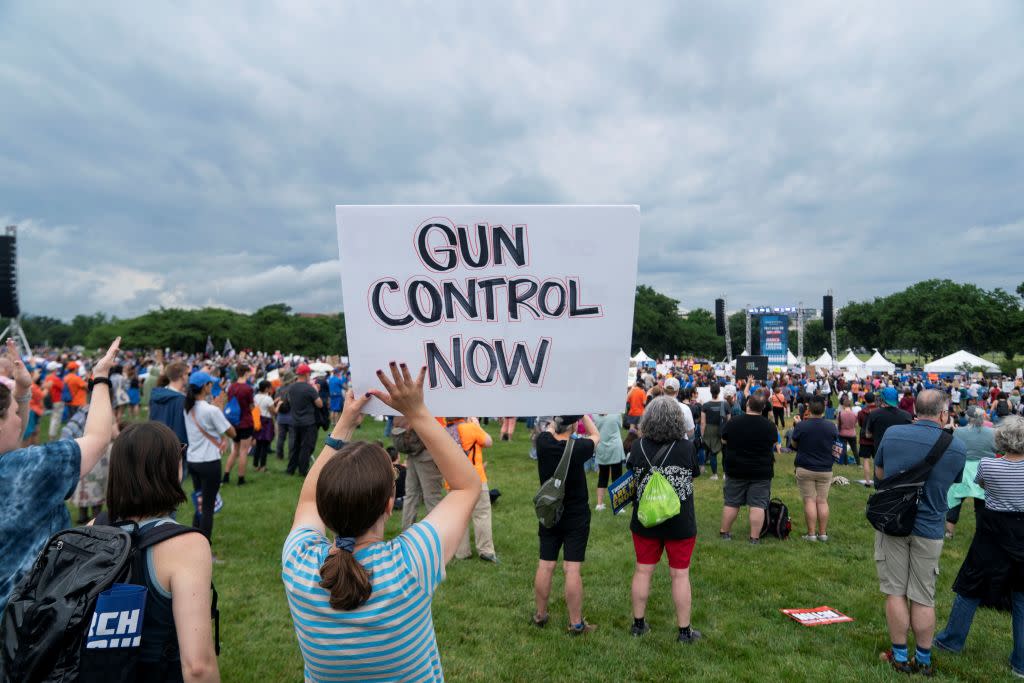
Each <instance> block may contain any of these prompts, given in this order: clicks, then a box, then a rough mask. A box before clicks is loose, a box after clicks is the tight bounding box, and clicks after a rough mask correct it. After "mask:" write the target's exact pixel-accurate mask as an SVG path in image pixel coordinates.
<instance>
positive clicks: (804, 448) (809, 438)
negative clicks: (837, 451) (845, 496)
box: [792, 417, 839, 472]
mask: <svg viewBox="0 0 1024 683" xmlns="http://www.w3.org/2000/svg"><path fill="white" fill-rule="evenodd" d="M838 436H839V431H838V430H837V429H836V424H835V423H834V422H832V421H830V420H826V419H825V418H822V417H811V418H808V419H806V420H801V421H800V422H799V423H798V424H797V425H796V427H793V436H792V439H793V441H795V442H797V447H796V459H795V460H794V464H795V465H796V466H797V467H803V468H804V469H805V470H810V471H811V472H831V471H832V463H833V456H832V444H834V443H835V442H836V438H837V437H838Z"/></svg>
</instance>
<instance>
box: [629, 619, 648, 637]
mask: <svg viewBox="0 0 1024 683" xmlns="http://www.w3.org/2000/svg"><path fill="white" fill-rule="evenodd" d="M650 630H651V625H650V624H648V623H647V622H646V621H645V622H644V623H643V626H637V625H636V624H633V625H632V626H631V627H630V629H629V635H631V636H633V637H634V638H639V637H640V636H642V635H644V634H645V633H647V632H648V631H650Z"/></svg>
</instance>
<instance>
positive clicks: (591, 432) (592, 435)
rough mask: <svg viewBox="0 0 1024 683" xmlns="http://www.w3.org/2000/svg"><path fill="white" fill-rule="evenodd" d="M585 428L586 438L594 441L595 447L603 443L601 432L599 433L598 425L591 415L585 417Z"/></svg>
mask: <svg viewBox="0 0 1024 683" xmlns="http://www.w3.org/2000/svg"><path fill="white" fill-rule="evenodd" d="M583 428H584V429H586V430H587V435H586V438H588V439H592V440H593V442H594V445H595V446H596V445H597V444H599V443H601V432H600V431H598V429H597V425H595V424H594V420H593V419H592V418H591V417H590V416H589V415H584V416H583Z"/></svg>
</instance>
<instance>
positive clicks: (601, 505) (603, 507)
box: [594, 503, 608, 512]
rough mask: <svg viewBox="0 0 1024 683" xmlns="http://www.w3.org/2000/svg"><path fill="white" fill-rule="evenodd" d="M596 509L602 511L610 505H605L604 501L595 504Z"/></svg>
mask: <svg viewBox="0 0 1024 683" xmlns="http://www.w3.org/2000/svg"><path fill="white" fill-rule="evenodd" d="M594 509H595V510H597V511H598V512H600V511H601V510H607V509H608V506H607V505H605V504H604V503H601V504H600V505H595V506H594Z"/></svg>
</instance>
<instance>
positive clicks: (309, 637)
mask: <svg viewBox="0 0 1024 683" xmlns="http://www.w3.org/2000/svg"><path fill="white" fill-rule="evenodd" d="M331 546H332V543H331V542H330V541H329V540H328V539H327V538H325V537H324V536H323V535H321V534H320V533H319V532H317V531H315V530H313V529H309V528H298V529H295V530H294V531H292V533H291V534H289V535H288V538H287V539H286V540H285V542H284V550H283V552H282V553H281V565H282V572H281V577H282V579H283V580H284V587H285V595H286V596H287V598H288V607H289V608H290V609H291V613H292V621H293V622H294V623H295V634H296V636H298V639H299V649H300V650H301V651H302V657H303V660H304V661H305V664H306V666H305V675H306V681H378V682H383V681H443V680H444V674H443V673H442V671H441V659H440V657H439V655H438V652H437V640H436V638H435V637H434V621H433V617H432V615H431V613H430V605H431V600H432V599H433V595H434V591H435V590H436V589H437V586H438V584H440V583H441V580H442V579H443V578H444V573H443V572H444V564H443V562H442V557H441V537H440V536H439V535H438V533H437V530H436V529H435V528H434V527H433V526H432V525H431V524H430V523H429V522H425V521H424V522H420V523H419V524H415V525H413V526H412V527H410V528H409V529H408V530H406V531H405V532H404V533H403V534H402V535H400V536H399V537H398V538H396V539H394V540H391V541H383V542H381V543H374V544H373V545H371V546H368V547H366V548H361V549H359V550H357V551H356V552H355V558H356V560H358V561H359V562H360V563H361V564H362V565H363V566H364V567H365V568H366V569H367V571H368V572H369V573H370V577H371V579H370V580H371V581H372V583H373V592H372V593H371V595H370V599H369V600H368V601H367V602H366V603H364V604H363V605H360V606H359V607H357V608H356V609H354V610H351V611H341V610H336V609H334V608H333V607H331V605H330V593H329V592H328V591H326V590H324V589H323V588H321V587H320V566H321V565H322V564H323V562H324V560H325V559H327V554H328V552H329V551H330V549H331Z"/></svg>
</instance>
